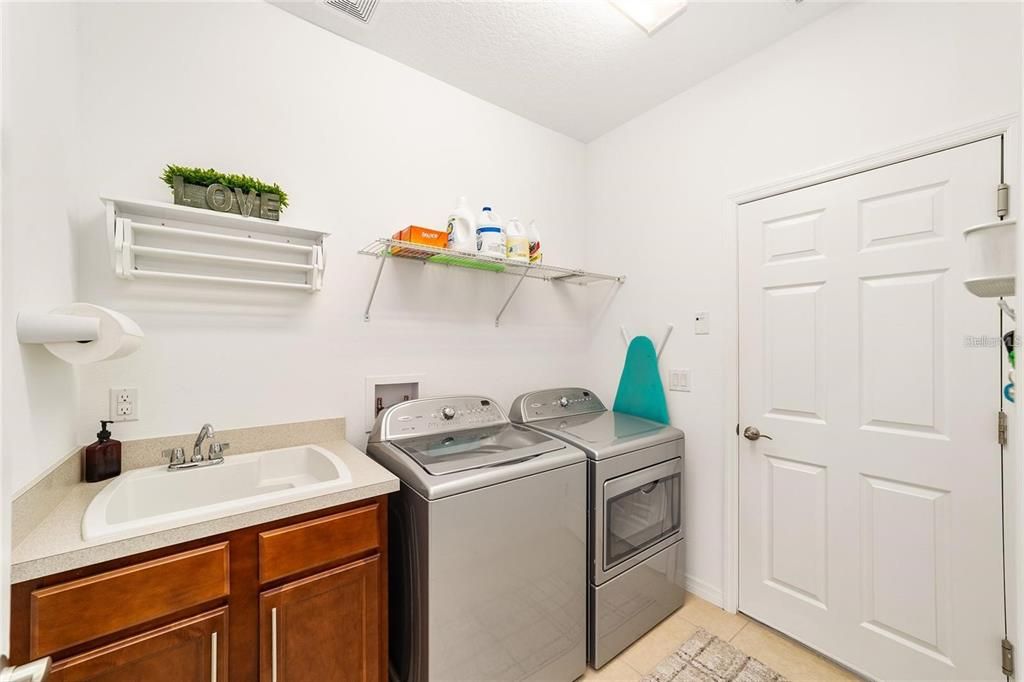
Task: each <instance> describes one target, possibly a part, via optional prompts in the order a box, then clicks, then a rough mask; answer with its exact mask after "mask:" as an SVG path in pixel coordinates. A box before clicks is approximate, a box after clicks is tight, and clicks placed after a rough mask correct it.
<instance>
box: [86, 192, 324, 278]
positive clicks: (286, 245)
mask: <svg viewBox="0 0 1024 682" xmlns="http://www.w3.org/2000/svg"><path fill="white" fill-rule="evenodd" d="M101 200H102V201H103V204H104V206H105V207H106V228H107V243H108V245H109V247H110V253H111V263H112V265H113V267H114V272H115V274H116V275H117V276H118V277H120V278H122V279H137V278H148V279H160V280H166V281H181V282H192V283H202V284H215V285H223V284H227V285H238V286H256V287H264V288H266V287H269V288H275V289H290V290H296V291H307V292H311V293H312V292H316V291H320V289H321V288H322V287H323V276H324V250H323V241H324V237H327V236H328V233H326V232H320V231H318V230H311V229H307V228H303V227H299V226H296V225H290V224H288V223H282V222H277V221H273V220H262V219H260V218H246V217H243V216H240V215H237V214H234V213H220V212H217V211H207V210H203V209H198V208H193V207H191V206H178V205H175V204H171V203H165V202H160V201H145V200H134V199H116V198H110V197H101Z"/></svg>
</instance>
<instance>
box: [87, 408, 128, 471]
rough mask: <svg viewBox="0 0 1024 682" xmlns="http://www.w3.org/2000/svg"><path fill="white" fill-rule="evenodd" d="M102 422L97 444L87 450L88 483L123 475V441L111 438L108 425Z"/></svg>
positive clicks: (89, 446)
mask: <svg viewBox="0 0 1024 682" xmlns="http://www.w3.org/2000/svg"><path fill="white" fill-rule="evenodd" d="M112 423H113V422H109V421H101V422H100V432H99V433H97V434H96V442H95V443H93V444H92V445H88V446H86V448H85V476H84V478H85V480H86V482H87V483H95V482H96V481H105V480H107V479H108V478H113V477H114V476H117V475H119V474H120V473H121V441H119V440H114V439H113V438H111V437H110V431H107V424H112Z"/></svg>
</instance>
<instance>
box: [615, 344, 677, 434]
mask: <svg viewBox="0 0 1024 682" xmlns="http://www.w3.org/2000/svg"><path fill="white" fill-rule="evenodd" d="M612 409H613V410H615V411H616V412H623V413H625V414H631V415H633V416H634V417H643V418H644V419H650V420H652V421H656V422H659V423H661V424H668V405H667V404H666V402H665V387H664V386H663V385H662V383H661V374H660V373H659V372H658V353H657V352H656V351H655V350H654V342H652V341H651V340H650V339H649V338H648V337H646V336H638V337H636V338H634V339H633V340H632V341H630V342H629V349H628V350H627V351H626V363H625V364H624V365H623V367H622V377H621V378H620V379H619V390H618V393H616V394H615V405H614V407H612Z"/></svg>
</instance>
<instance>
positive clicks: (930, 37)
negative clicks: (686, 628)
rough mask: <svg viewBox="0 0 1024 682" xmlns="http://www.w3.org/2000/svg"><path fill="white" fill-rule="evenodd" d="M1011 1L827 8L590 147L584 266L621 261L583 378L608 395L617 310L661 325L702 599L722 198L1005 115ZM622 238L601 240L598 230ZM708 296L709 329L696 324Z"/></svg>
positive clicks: (1015, 89) (715, 580)
mask: <svg viewBox="0 0 1024 682" xmlns="http://www.w3.org/2000/svg"><path fill="white" fill-rule="evenodd" d="M1019 12H1020V7H1019V6H1018V5H1015V4H1001V5H981V4H939V3H935V4H879V3H867V4H858V5H852V6H848V7H845V8H842V9H840V10H839V11H837V12H835V13H832V14H830V15H828V16H826V17H825V18H823V19H821V20H819V21H818V22H815V23H813V24H811V25H809V26H808V27H806V28H805V29H803V30H801V31H799V32H797V33H795V34H793V35H791V36H789V37H788V38H786V39H784V40H782V41H780V42H779V43H776V44H775V45H772V46H771V47H769V48H768V49H766V50H764V51H762V52H760V53H758V54H756V55H754V56H753V57H751V58H749V59H747V60H746V61H744V62H741V63H740V64H738V65H736V66H735V67H733V68H731V69H729V70H728V71H725V72H723V73H721V74H719V75H717V76H715V77H713V78H711V79H709V80H707V81H705V82H704V83H702V84H700V85H699V86H697V87H695V88H693V89H691V90H689V91H687V92H685V93H683V94H681V95H679V96H677V97H675V98H674V99H672V100H670V101H669V102H667V103H666V104H664V105H662V106H660V107H658V108H656V109H654V110H652V111H650V112H647V113H645V114H643V115H642V116H639V117H637V118H636V119H634V120H632V121H630V122H629V123H627V124H626V125H624V126H622V127H621V128H618V129H617V130H615V131H613V132H611V133H609V134H607V135H605V136H603V137H602V138H600V139H599V140H596V141H595V142H593V143H591V144H590V145H588V148H587V188H586V192H587V201H586V205H587V230H588V233H587V243H588V245H590V246H591V248H590V249H589V250H588V252H587V257H588V266H590V267H593V268H595V269H601V268H615V269H619V270H624V271H625V272H626V274H627V275H628V277H629V280H628V282H627V284H626V286H625V287H623V289H622V292H621V294H620V295H619V296H618V297H617V298H616V299H615V300H614V301H613V303H612V304H611V306H610V307H609V309H608V310H607V312H606V313H605V314H604V316H603V317H602V318H601V319H600V321H599V323H598V324H597V325H596V334H595V343H594V349H593V352H592V355H591V367H592V370H593V374H592V375H591V376H597V377H599V378H598V379H596V380H594V379H591V380H589V382H590V383H592V384H594V386H595V389H597V390H598V391H599V392H600V393H601V394H607V395H611V394H612V392H613V390H614V387H615V385H616V382H617V379H618V369H619V366H620V363H621V358H622V352H623V351H622V341H621V339H620V338H619V334H618V325H620V324H626V325H627V326H628V327H629V328H630V330H631V331H632V332H633V333H648V334H650V335H652V337H654V338H655V339H658V338H660V335H661V334H662V332H663V331H664V328H665V325H666V324H668V323H676V324H677V325H678V328H677V332H676V333H675V334H674V335H673V337H672V340H671V341H670V343H669V345H668V348H667V349H666V351H665V354H664V356H663V358H662V367H663V369H664V371H665V372H666V373H667V370H668V369H669V368H675V367H689V368H692V370H693V382H694V388H693V391H692V392H691V393H670V394H669V409H670V413H671V416H672V421H673V423H674V424H676V425H678V426H680V427H681V428H683V429H684V430H685V431H686V434H687V456H688V459H687V465H686V474H687V487H686V490H687V494H688V496H689V497H688V500H687V504H686V519H687V534H688V552H689V554H688V560H687V563H688V565H687V570H688V574H689V576H690V579H691V581H692V585H693V587H694V588H695V589H696V590H697V591H699V592H700V593H702V594H703V595H704V596H706V597H709V598H711V599H716V598H720V595H721V589H722V556H723V550H722V527H723V514H724V509H723V502H722V493H723V485H724V484H723V476H722V469H723V457H724V454H725V451H726V442H727V441H726V439H728V438H734V437H735V436H734V435H733V431H732V429H733V424H734V422H733V421H730V420H731V419H734V416H732V415H727V414H726V412H725V409H724V406H723V400H724V381H725V368H726V367H727V365H728V364H729V363H734V362H735V358H731V357H726V355H725V352H724V350H723V346H724V343H725V339H724V338H723V335H722V320H723V319H724V317H725V314H726V311H729V310H732V309H733V308H734V307H735V304H734V301H730V300H726V297H725V295H724V294H723V292H722V287H724V286H725V282H724V281H723V276H722V272H723V270H724V269H725V268H726V267H727V265H728V263H730V262H731V261H732V259H734V258H735V254H734V253H729V252H727V247H726V234H727V231H728V230H731V229H732V228H733V225H732V224H731V222H730V220H729V216H730V215H731V214H730V213H728V212H727V201H726V198H727V197H728V196H729V195H730V194H731V193H734V192H737V191H741V190H745V189H750V188H753V187H756V186H759V185H763V184H767V183H771V182H773V181H778V180H782V179H785V178H788V177H792V176H796V175H800V174H804V173H807V172H810V171H813V170H816V169H818V168H821V167H824V166H829V165H832V164H837V163H841V162H844V161H848V160H852V159H855V158H860V157H863V156H865V155H867V154H869V153H872V152H876V151H883V150H886V149H890V148H894V147H897V146H900V145H903V144H906V143H910V142H914V141H918V140H920V139H924V138H927V137H930V136H933V135H937V134H941V133H944V132H949V131H951V130H954V129H957V128H960V127H964V126H967V125H970V124H973V123H977V122H980V121H983V120H986V119H990V118H994V117H997V116H1000V115H1005V114H1011V113H1015V112H1016V111H1017V110H1018V107H1019V105H1020V73H1021V72H1020V21H1019V18H1018V17H1019ZM616 242H619V243H628V244H629V245H630V247H629V248H618V249H610V248H607V245H609V244H612V243H616ZM697 311H709V312H710V319H711V334H710V335H708V336H695V335H694V334H693V322H692V318H693V314H694V313H695V312H697Z"/></svg>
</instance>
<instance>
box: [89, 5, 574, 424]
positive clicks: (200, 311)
mask: <svg viewBox="0 0 1024 682" xmlns="http://www.w3.org/2000/svg"><path fill="white" fill-rule="evenodd" d="M79 20H80V21H79V24H78V30H79V44H80V46H81V49H80V51H79V54H78V61H77V66H78V71H79V75H80V77H81V83H80V88H79V116H80V124H79V125H80V129H81V130H82V131H87V134H86V135H83V136H82V140H81V159H82V160H81V166H82V173H81V174H80V175H78V176H77V180H76V186H75V188H74V190H75V210H76V213H77V216H78V218H79V219H78V220H77V221H76V222H75V225H74V227H75V231H74V238H75V242H76V243H75V251H76V255H77V257H78V273H77V274H78V279H77V286H78V295H79V298H80V299H81V300H86V301H91V302H95V303H99V304H101V305H105V306H109V307H112V308H115V309H117V310H121V311H122V312H125V313H126V314H128V315H130V316H132V317H133V318H134V319H135V320H136V321H137V322H138V323H139V324H140V325H141V326H142V328H143V329H144V331H145V333H146V340H145V343H144V345H143V347H142V349H141V350H140V351H139V352H137V353H136V354H134V355H132V356H130V357H128V358H125V359H123V360H118V361H114V362H109V363H102V364H98V365H95V366H90V367H86V368H83V369H82V370H81V392H80V401H81V410H80V411H79V413H78V415H77V419H76V426H77V435H78V438H79V440H81V441H82V442H83V443H84V442H88V441H90V440H92V438H93V434H94V432H95V431H96V424H95V422H96V420H97V419H99V418H100V416H101V415H103V414H105V412H106V409H107V390H108V388H109V387H113V386H136V387H138V388H139V391H140V403H141V406H140V412H141V415H142V419H141V420H140V421H139V422H137V423H130V424H115V425H114V433H115V437H118V438H125V439H128V438H138V437H144V436H152V435H158V434H169V433H180V432H192V431H196V430H198V429H199V427H200V426H201V425H202V424H203V422H204V421H210V422H212V423H213V424H214V425H215V426H216V427H222V428H229V427H239V426H248V425H255V424H265V423H275V422H286V421H292V420H305V419H316V418H322V417H332V416H338V415H344V416H346V417H348V418H349V438H350V440H352V441H354V442H357V443H358V442H360V441H361V440H362V439H364V438H365V436H364V433H363V423H364V422H363V400H364V393H363V391H364V377H365V376H367V375H380V374H391V373H422V374H424V375H425V380H426V382H427V385H426V390H427V392H428V393H430V394H443V393H466V392H481V393H484V394H487V395H490V396H492V397H494V398H495V399H497V400H499V401H500V402H501V403H502V404H504V405H507V404H508V403H509V402H510V401H511V399H512V398H513V397H515V395H517V393H518V392H520V391H524V390H527V389H531V388H535V387H539V386H546V385H551V384H561V383H565V382H580V381H583V380H584V379H585V378H586V374H585V373H584V371H583V368H584V362H585V353H582V352H581V350H580V349H581V344H583V343H584V342H585V338H586V337H585V332H586V321H585V320H586V316H585V315H584V314H583V313H582V312H581V311H580V310H579V308H580V305H579V303H581V302H582V303H585V299H586V297H585V296H583V297H582V298H581V295H582V293H583V292H581V291H579V290H577V289H576V288H575V287H570V288H571V289H573V291H569V290H568V289H567V288H566V287H559V286H556V285H551V284H545V283H541V282H532V281H531V282H526V283H524V285H523V287H522V289H521V290H520V293H519V296H518V298H517V299H516V300H515V301H513V302H512V305H511V307H510V308H509V311H508V313H507V314H506V315H507V319H503V322H502V326H501V328H499V329H495V327H494V315H495V314H496V313H497V311H498V309H499V308H500V306H501V304H502V302H503V301H504V296H505V294H506V292H508V291H510V290H511V287H512V286H513V284H514V283H515V280H514V279H513V278H511V277H505V276H502V275H492V274H487V273H477V272H464V271H449V270H446V269H442V268H433V267H431V268H424V267H423V266H421V265H417V264H413V263H398V264H389V265H388V266H387V267H386V268H385V272H384V276H383V278H382V281H381V287H380V290H379V293H378V299H377V301H376V302H375V304H374V312H373V321H372V322H370V323H369V324H367V323H364V322H363V319H362V314H363V308H364V306H365V304H366V298H367V295H368V293H369V290H370V285H371V283H372V279H373V275H374V272H375V268H376V265H377V263H376V262H375V260H374V259H371V258H367V257H365V256H359V255H357V254H356V251H357V250H358V249H359V248H360V247H362V246H364V245H366V244H367V243H369V242H370V241H371V240H372V239H374V238H375V237H379V236H384V235H390V234H391V233H392V232H393V231H395V230H397V229H399V228H401V227H404V226H406V225H408V224H410V223H416V224H420V225H434V226H442V225H443V224H444V220H445V217H446V215H447V211H448V209H450V208H452V207H453V206H454V203H455V200H456V198H457V197H458V196H459V195H460V194H466V195H468V196H470V197H471V200H472V201H473V203H474V205H477V206H479V205H480V204H481V202H484V201H487V202H493V204H494V206H495V207H496V208H497V210H498V211H499V212H503V213H505V214H506V216H508V214H509V212H511V211H515V212H517V213H518V215H519V216H520V217H522V218H529V217H533V216H536V217H537V218H538V220H539V222H540V224H541V225H543V226H544V227H546V228H547V229H546V230H545V232H544V237H545V245H546V247H547V251H548V253H549V254H551V256H552V257H553V258H555V259H557V260H558V261H560V262H564V263H566V264H568V265H572V264H576V265H581V264H582V261H583V254H582V252H579V253H576V252H574V250H575V249H577V248H578V245H579V244H580V243H581V242H582V237H583V181H584V172H583V164H584V159H585V150H584V147H583V145H582V144H581V143H579V142H576V141H573V140H570V139H569V138H567V137H565V136H563V135H561V134H557V133H554V132H551V131H549V130H547V129H544V128H541V127H539V126H537V125H535V124H532V123H529V122H527V121H525V120H524V119H522V118H520V117H518V116H515V115H513V114H510V113H508V112H506V111H504V110H501V109H499V108H497V107H495V106H492V105H490V104H486V103H484V102H482V101H480V100H478V99H476V98H474V97H471V96H469V95H467V94H465V93H463V92H461V91H458V90H456V89H454V88H452V87H451V86H448V85H446V84H443V83H441V82H440V81H437V80H434V79H432V78H430V77H428V76H425V75H423V74H421V73H418V72H416V71H413V70H411V69H409V68H408V67H405V66H402V65H400V64H398V63H396V62H393V61H391V60H389V59H387V58H384V57H382V56H380V55H377V54H375V53H373V52H370V51H368V50H366V49H365V48H362V47H359V46H357V45H355V44H352V43H350V42H348V41H346V40H343V39H340V38H338V37H337V36H334V35H332V34H330V33H328V32H326V31H324V30H322V29H319V28H316V27H314V26H312V25H310V24H307V23H306V22H304V21H302V20H300V19H297V18H296V17H294V16H292V15H290V14H287V13H285V12H283V11H281V10H279V9H277V8H275V7H273V6H270V5H267V4H264V3H225V4H191V5H180V4H177V3H161V4H147V3H140V4H130V3H121V4H116V5H103V4H83V5H82V6H81V7H80V8H79ZM166 163H182V164H190V165H202V166H213V167H217V168H220V169H223V170H229V171H232V170H234V171H239V172H245V173H249V174H253V175H257V176H260V177H263V178H264V179H267V180H273V181H277V182H279V183H280V184H281V185H282V186H283V187H284V188H285V189H286V190H287V191H288V192H289V195H290V198H291V202H292V206H291V207H290V208H289V209H288V210H287V211H286V212H285V214H284V215H285V218H286V219H287V220H288V221H289V222H295V223H299V224H305V225H308V226H310V227H314V228H320V229H324V230H326V231H329V232H331V233H333V235H332V236H331V237H330V238H329V239H328V241H327V245H326V258H327V271H326V284H325V289H324V291H322V292H321V293H319V294H316V295H312V296H310V295H306V294H294V293H290V292H289V293H284V294H281V293H267V292H263V291H259V292H254V291H247V290H238V289H219V290H215V289H205V288H189V287H185V286H181V285H177V284H175V285H168V284H166V283H161V284H156V283H152V282H143V281H137V282H125V281H122V280H117V279H116V278H115V277H114V274H113V271H112V270H111V267H110V264H109V257H108V254H107V252H106V251H105V238H104V226H103V215H102V210H101V209H102V207H101V204H100V202H99V199H98V197H99V196H100V195H101V194H105V193H109V194H111V195H120V196H127V197H142V198H150V199H157V200H163V201H170V200H171V196H170V190H169V189H168V188H166V187H165V186H164V185H162V184H161V182H160V181H159V180H158V179H157V178H158V176H159V175H160V172H161V170H162V168H163V166H164V164H166ZM574 301H575V302H576V303H574Z"/></svg>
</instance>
